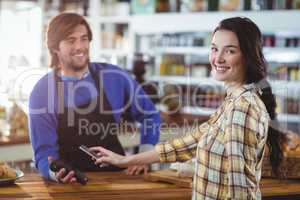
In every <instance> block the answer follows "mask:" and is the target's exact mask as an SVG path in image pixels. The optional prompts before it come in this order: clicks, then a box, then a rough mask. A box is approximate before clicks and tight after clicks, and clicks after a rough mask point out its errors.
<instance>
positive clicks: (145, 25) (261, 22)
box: [131, 10, 300, 34]
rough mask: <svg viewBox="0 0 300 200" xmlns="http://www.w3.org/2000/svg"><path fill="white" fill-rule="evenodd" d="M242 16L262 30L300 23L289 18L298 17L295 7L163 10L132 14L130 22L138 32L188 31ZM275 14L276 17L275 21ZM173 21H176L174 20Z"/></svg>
mask: <svg viewBox="0 0 300 200" xmlns="http://www.w3.org/2000/svg"><path fill="white" fill-rule="evenodd" d="M235 16H244V17H248V18H250V19H252V20H253V21H255V23H256V24H257V25H258V26H259V28H260V29H261V30H262V31H263V32H265V31H270V32H276V31H278V30H281V31H284V30H289V31H292V30H297V31H299V28H300V24H299V23H292V22H291V20H292V19H300V12H299V11H298V10H270V11H267V10H266V11H236V12H222V11H217V12H201V13H163V14H154V15H133V16H132V17H131V23H132V24H131V25H132V30H133V32H135V33H137V34H155V33H162V32H163V33H168V32H169V33H173V32H189V31H198V32H203V31H209V32H211V31H213V29H214V28H215V27H216V26H217V24H218V23H219V22H220V21H221V20H223V19H225V18H229V17H235ZM274 16H276V21H274ZM175 22H176V23H175Z"/></svg>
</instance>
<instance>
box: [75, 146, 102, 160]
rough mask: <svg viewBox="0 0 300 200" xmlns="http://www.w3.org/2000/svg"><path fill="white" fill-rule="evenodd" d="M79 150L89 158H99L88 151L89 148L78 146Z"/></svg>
mask: <svg viewBox="0 0 300 200" xmlns="http://www.w3.org/2000/svg"><path fill="white" fill-rule="evenodd" d="M79 149H80V150H81V151H83V152H84V153H86V154H88V155H89V156H91V157H92V158H94V159H97V158H99V156H97V154H96V153H95V152H92V151H90V150H89V148H87V147H86V146H84V145H80V146H79Z"/></svg>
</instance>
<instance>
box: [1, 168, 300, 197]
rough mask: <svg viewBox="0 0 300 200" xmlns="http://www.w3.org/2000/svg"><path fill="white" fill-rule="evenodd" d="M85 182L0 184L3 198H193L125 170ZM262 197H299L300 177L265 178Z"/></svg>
mask: <svg viewBox="0 0 300 200" xmlns="http://www.w3.org/2000/svg"><path fill="white" fill-rule="evenodd" d="M87 175H88V177H89V179H90V180H89V183H88V184H87V185H86V186H81V185H79V184H76V185H63V184H57V183H53V182H47V181H44V180H43V179H42V178H41V177H40V175H38V174H36V173H31V174H26V175H25V176H24V177H23V178H22V179H20V180H19V181H18V182H17V184H16V185H11V186H6V187H0V200H4V199H5V200H18V199H20V200H21V199H22V200H23V199H25V200H33V199H36V200H40V199H59V200H78V199H88V200H94V199H101V200H120V199H122V200H123V199H125V200H126V199H128V200H129V199H130V200H150V199H153V200H158V199H161V200H171V199H172V200H190V199H191V189H190V188H183V187H179V186H176V185H174V184H169V183H162V182H149V181H146V180H145V179H144V178H143V176H141V175H140V176H128V175H125V174H124V173H119V172H116V173H111V172H110V173H109V172H106V173H104V172H98V173H87ZM261 191H262V195H263V197H264V198H263V199H270V200H271V199H272V200H278V199H289V200H291V199H293V200H294V199H295V200H296V199H300V181H299V180H286V181H283V182H280V181H278V180H275V179H263V180H262V182H261Z"/></svg>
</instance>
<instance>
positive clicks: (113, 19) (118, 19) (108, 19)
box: [95, 16, 131, 24]
mask: <svg viewBox="0 0 300 200" xmlns="http://www.w3.org/2000/svg"><path fill="white" fill-rule="evenodd" d="M130 19H131V16H101V17H98V18H96V19H95V20H96V21H97V22H98V23H115V24H129V23H130Z"/></svg>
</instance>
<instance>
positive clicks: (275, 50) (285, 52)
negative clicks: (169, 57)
mask: <svg viewBox="0 0 300 200" xmlns="http://www.w3.org/2000/svg"><path fill="white" fill-rule="evenodd" d="M209 52H210V48H209V47H158V48H155V49H154V50H151V51H149V53H150V54H151V55H157V54H159V55H160V54H180V55H198V56H201V57H206V61H207V62H208V56H209ZM263 52H264V55H265V57H266V60H267V61H268V62H278V63H300V47H287V48H284V47H264V48H263Z"/></svg>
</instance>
